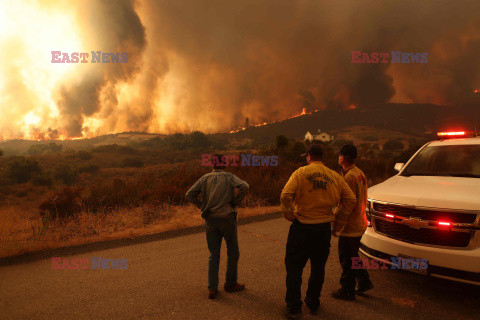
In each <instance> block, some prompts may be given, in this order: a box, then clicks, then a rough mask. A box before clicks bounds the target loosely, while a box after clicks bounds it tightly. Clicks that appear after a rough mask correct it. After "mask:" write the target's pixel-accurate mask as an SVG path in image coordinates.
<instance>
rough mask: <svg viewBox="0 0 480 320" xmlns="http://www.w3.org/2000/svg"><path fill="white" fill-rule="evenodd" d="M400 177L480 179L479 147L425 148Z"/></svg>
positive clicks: (449, 146)
mask: <svg viewBox="0 0 480 320" xmlns="http://www.w3.org/2000/svg"><path fill="white" fill-rule="evenodd" d="M402 176H452V177H472V178H480V145H458V146H456V145H448V146H435V147H426V148H424V149H423V150H422V151H420V152H419V153H418V154H417V155H416V156H415V158H414V159H413V160H412V162H410V163H409V164H408V166H407V167H406V168H405V170H404V171H403V172H402Z"/></svg>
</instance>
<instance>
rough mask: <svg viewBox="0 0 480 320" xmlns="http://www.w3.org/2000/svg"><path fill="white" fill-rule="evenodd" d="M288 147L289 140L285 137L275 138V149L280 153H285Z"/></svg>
mask: <svg viewBox="0 0 480 320" xmlns="http://www.w3.org/2000/svg"><path fill="white" fill-rule="evenodd" d="M287 146H288V138H287V137H285V136H284V135H278V136H277V137H276V138H275V147H276V148H277V150H278V151H283V150H285V148H287Z"/></svg>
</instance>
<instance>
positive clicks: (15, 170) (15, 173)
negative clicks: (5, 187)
mask: <svg viewBox="0 0 480 320" xmlns="http://www.w3.org/2000/svg"><path fill="white" fill-rule="evenodd" d="M41 171H42V170H41V168H40V165H39V164H38V162H37V161H36V160H33V159H29V158H25V157H15V158H14V160H13V161H12V162H10V163H9V164H8V166H7V176H8V177H9V178H10V179H11V180H12V181H13V182H15V183H24V182H27V181H29V180H30V179H31V178H32V175H34V174H38V173H41Z"/></svg>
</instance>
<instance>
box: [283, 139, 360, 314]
mask: <svg viewBox="0 0 480 320" xmlns="http://www.w3.org/2000/svg"><path fill="white" fill-rule="evenodd" d="M304 155H306V156H307V162H308V165H307V166H304V167H301V168H299V169H297V170H296V171H295V172H294V173H293V174H292V175H291V176H290V179H289V180H288V182H287V184H286V185H285V187H284V188H283V190H282V194H281V196H280V201H281V209H282V213H283V216H284V217H285V219H287V220H289V221H291V222H292V224H291V226H290V231H289V233H288V239H287V248H286V254H285V266H286V269H287V279H286V286H287V293H286V295H285V302H286V303H287V306H286V308H285V316H286V317H287V318H288V319H299V318H300V317H301V316H302V309H301V308H302V300H301V284H302V273H303V268H304V267H305V264H306V263H307V261H308V259H310V264H311V273H310V279H309V281H308V290H307V296H306V298H305V304H306V305H307V307H308V308H309V309H310V313H311V314H317V312H318V308H319V306H320V300H319V298H320V293H321V291H322V287H323V282H324V278H325V264H326V262H327V258H328V255H329V254H330V239H331V222H332V221H335V220H337V225H338V227H342V226H343V223H344V222H345V221H346V218H347V215H348V214H349V213H351V212H352V210H353V207H354V206H355V202H356V201H355V195H354V194H353V192H352V190H350V188H349V187H348V185H347V183H346V182H345V180H344V179H343V178H342V176H340V174H338V173H337V172H335V171H333V170H331V169H329V168H327V167H326V166H325V165H324V164H323V163H322V161H321V160H322V156H323V149H322V147H321V146H320V145H319V144H311V145H310V146H309V147H308V148H307V152H306V153H305V154H304ZM337 205H338V211H337V214H336V215H334V213H333V208H334V207H335V206H337Z"/></svg>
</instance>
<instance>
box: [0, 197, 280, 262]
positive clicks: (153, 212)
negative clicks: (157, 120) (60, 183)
mask: <svg viewBox="0 0 480 320" xmlns="http://www.w3.org/2000/svg"><path fill="white" fill-rule="evenodd" d="M278 210H279V208H278V207H276V206H256V207H248V208H240V209H239V217H248V216H254V215H260V214H265V213H270V212H275V211H278ZM202 224H203V219H202V218H201V217H200V212H199V210H198V209H197V208H195V207H194V206H192V205H180V206H171V205H164V206H146V205H145V206H140V207H136V208H132V209H128V208H119V209H117V210H114V211H110V212H105V211H103V212H96V213H94V214H93V213H88V212H85V211H82V212H80V213H79V214H78V215H77V217H76V218H75V219H69V220H66V221H61V220H59V219H56V220H53V221H51V222H50V220H49V219H42V217H40V216H39V214H38V212H36V211H25V210H21V209H16V208H14V207H7V208H1V209H0V257H6V256H12V255H17V254H22V253H27V252H33V251H38V250H42V249H50V248H58V247H63V246H71V245H78V244H84V243H93V242H99V241H105V240H113V239H121V238H133V237H136V236H142V235H147V234H154V233H158V232H163V231H169V230H176V229H181V228H187V227H192V226H198V225H202Z"/></svg>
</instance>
